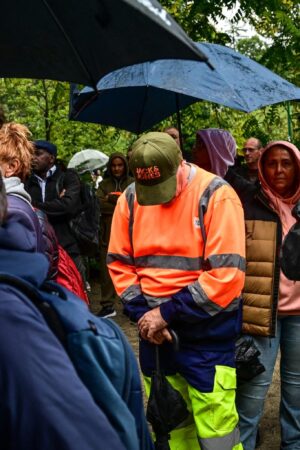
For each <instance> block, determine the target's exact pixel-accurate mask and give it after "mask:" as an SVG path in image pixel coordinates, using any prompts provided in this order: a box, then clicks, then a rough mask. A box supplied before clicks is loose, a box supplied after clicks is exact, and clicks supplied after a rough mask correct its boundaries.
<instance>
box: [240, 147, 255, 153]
mask: <svg viewBox="0 0 300 450" xmlns="http://www.w3.org/2000/svg"><path fill="white" fill-rule="evenodd" d="M257 150H258V148H249V147H244V148H242V152H243V153H246V152H249V153H253V152H256V151H257Z"/></svg>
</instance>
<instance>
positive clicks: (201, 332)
mask: <svg viewBox="0 0 300 450" xmlns="http://www.w3.org/2000/svg"><path fill="white" fill-rule="evenodd" d="M130 168H131V171H132V173H133V174H134V177H135V184H131V185H130V186H129V187H128V188H127V189H126V191H125V192H124V193H123V194H122V195H121V197H120V198H119V200H118V203H117V206H116V209H115V213H114V217H113V224H112V231H111V239H110V244H109V249H108V267H109V271H110V275H111V277H112V280H113V282H114V285H115V288H116V290H117V292H118V294H119V295H120V297H121V299H122V301H123V304H124V311H125V313H126V314H127V315H128V316H129V317H130V318H131V319H132V320H134V321H136V322H137V323H138V329H139V333H140V336H141V341H140V363H141V369H142V372H143V375H144V379H145V384H146V390H147V393H149V386H150V376H151V373H152V371H153V369H154V367H155V344H157V345H159V346H160V360H161V365H162V368H163V370H164V372H165V373H166V375H167V377H168V380H169V382H170V383H171V384H172V385H173V386H174V387H175V388H176V389H177V390H179V391H180V392H181V394H182V395H183V397H184V399H185V401H186V402H187V405H188V409H189V411H190V413H191V414H190V418H189V419H188V420H186V421H185V422H184V423H183V424H181V425H179V426H178V427H177V428H176V429H175V430H173V431H172V432H171V439H170V441H169V443H170V447H171V449H176V450H194V449H197V448H201V449H205V450H220V449H221V450H232V449H235V450H240V449H242V445H241V444H240V438H239V431H238V428H237V424H238V416H237V412H236V409H235V388H236V374H235V368H234V367H235V363H234V346H235V340H236V338H237V336H238V334H239V332H240V326H241V300H240V294H241V290H242V288H243V284H244V272H245V236H244V219H243V210H242V207H241V204H240V201H239V199H238V197H237V195H236V194H235V192H234V190H233V189H232V188H231V187H230V186H229V185H228V184H227V183H226V182H225V181H223V180H222V179H221V178H219V177H217V176H215V175H213V174H211V173H209V172H206V171H204V170H202V169H200V168H198V167H196V166H194V165H192V164H188V163H186V162H185V161H183V160H182V155H181V152H180V149H179V148H178V146H177V144H176V142H175V141H174V139H172V138H171V137H170V136H169V135H167V134H166V133H157V132H152V133H148V134H146V135H144V136H142V137H140V138H139V139H138V140H137V141H136V142H135V143H134V145H133V153H132V156H131V159H130ZM169 328H172V329H174V330H175V331H176V333H177V335H178V336H179V341H180V347H179V350H178V351H175V350H174V349H173V346H172V344H171V342H170V341H171V335H170V333H169V331H168V330H169Z"/></svg>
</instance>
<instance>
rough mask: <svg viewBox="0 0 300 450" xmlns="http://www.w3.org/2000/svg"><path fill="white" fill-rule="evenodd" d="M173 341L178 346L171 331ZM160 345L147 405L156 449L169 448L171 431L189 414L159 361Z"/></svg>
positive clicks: (157, 350)
mask: <svg viewBox="0 0 300 450" xmlns="http://www.w3.org/2000/svg"><path fill="white" fill-rule="evenodd" d="M171 334H172V337H173V343H174V345H175V346H178V338H177V335H176V334H175V332H174V331H173V330H172V331H171ZM159 347H160V346H159V345H156V348H155V352H156V353H155V356H156V368H155V370H154V371H153V373H152V376H151V390H150V395H149V401H148V405H147V419H148V421H149V422H150V424H151V425H152V429H153V431H154V433H155V436H156V441H155V449H156V450H169V449H170V446H169V442H168V441H169V439H170V435H169V433H170V431H172V430H173V429H174V428H176V427H177V426H178V425H179V424H180V423H182V422H183V421H184V420H186V419H187V418H188V416H189V414H190V413H189V411H188V409H187V406H186V403H185V400H184V399H183V397H182V395H181V394H180V392H179V391H177V390H176V389H174V388H173V386H172V385H171V384H170V383H169V382H168V380H167V378H166V376H165V374H164V372H163V370H162V369H161V367H160V361H159Z"/></svg>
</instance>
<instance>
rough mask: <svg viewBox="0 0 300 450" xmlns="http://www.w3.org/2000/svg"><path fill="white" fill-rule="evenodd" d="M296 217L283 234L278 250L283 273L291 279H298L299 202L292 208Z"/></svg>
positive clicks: (299, 265)
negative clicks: (295, 220)
mask: <svg viewBox="0 0 300 450" xmlns="http://www.w3.org/2000/svg"><path fill="white" fill-rule="evenodd" d="M292 214H293V216H294V217H295V218H296V219H297V222H296V223H295V225H293V226H292V228H291V229H290V230H289V232H288V233H287V235H286V236H285V238H284V240H283V243H282V246H281V250H280V257H279V260H280V267H281V270H282V272H283V273H284V275H285V276H286V277H287V278H288V279H289V280H293V281H300V221H299V219H300V202H298V203H297V204H296V206H294V208H293V210H292Z"/></svg>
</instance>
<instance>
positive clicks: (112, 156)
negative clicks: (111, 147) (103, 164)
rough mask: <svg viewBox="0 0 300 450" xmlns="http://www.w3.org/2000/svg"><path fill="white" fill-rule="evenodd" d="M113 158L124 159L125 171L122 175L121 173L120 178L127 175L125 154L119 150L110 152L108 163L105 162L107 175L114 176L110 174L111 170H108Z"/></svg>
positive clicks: (127, 168)
mask: <svg viewBox="0 0 300 450" xmlns="http://www.w3.org/2000/svg"><path fill="white" fill-rule="evenodd" d="M114 158H121V159H122V161H124V164H125V173H124V175H123V177H122V178H121V179H123V178H126V177H128V174H129V167H128V162H127V159H126V156H125V155H124V154H123V153H121V152H115V153H112V154H111V155H110V157H109V160H108V163H107V170H106V173H107V175H108V176H110V177H112V178H114V177H113V176H112V174H111V171H110V170H111V163H112V160H113V159H114Z"/></svg>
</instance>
